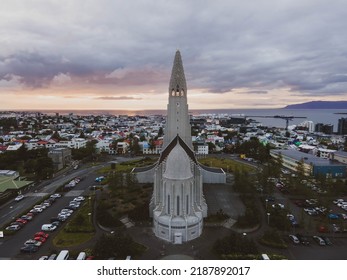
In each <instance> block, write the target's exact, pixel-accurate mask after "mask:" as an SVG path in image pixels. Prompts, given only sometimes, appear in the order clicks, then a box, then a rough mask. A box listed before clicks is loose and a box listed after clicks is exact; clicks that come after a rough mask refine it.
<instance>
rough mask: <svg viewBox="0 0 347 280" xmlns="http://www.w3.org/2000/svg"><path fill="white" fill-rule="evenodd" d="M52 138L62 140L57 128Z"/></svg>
mask: <svg viewBox="0 0 347 280" xmlns="http://www.w3.org/2000/svg"><path fill="white" fill-rule="evenodd" d="M51 138H52V139H56V140H60V139H61V137H60V135H59V132H58V131H57V130H56V131H54V133H53V134H52V136H51Z"/></svg>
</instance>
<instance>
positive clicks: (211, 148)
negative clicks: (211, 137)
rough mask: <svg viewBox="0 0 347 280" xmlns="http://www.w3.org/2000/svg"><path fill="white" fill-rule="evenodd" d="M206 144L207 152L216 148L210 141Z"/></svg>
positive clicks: (211, 151)
mask: <svg viewBox="0 0 347 280" xmlns="http://www.w3.org/2000/svg"><path fill="white" fill-rule="evenodd" d="M207 145H208V152H209V153H213V152H214V151H215V150H216V145H215V144H213V143H212V142H208V143H207Z"/></svg>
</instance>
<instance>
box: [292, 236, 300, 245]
mask: <svg viewBox="0 0 347 280" xmlns="http://www.w3.org/2000/svg"><path fill="white" fill-rule="evenodd" d="M289 239H290V240H291V241H292V242H293V243H294V244H300V240H299V238H297V236H296V235H293V234H290V235H289Z"/></svg>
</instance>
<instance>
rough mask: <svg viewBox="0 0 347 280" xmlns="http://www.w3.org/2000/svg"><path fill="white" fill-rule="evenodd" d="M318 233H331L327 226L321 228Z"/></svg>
mask: <svg viewBox="0 0 347 280" xmlns="http://www.w3.org/2000/svg"><path fill="white" fill-rule="evenodd" d="M318 232H320V233H324V232H329V228H328V227H326V226H319V227H318Z"/></svg>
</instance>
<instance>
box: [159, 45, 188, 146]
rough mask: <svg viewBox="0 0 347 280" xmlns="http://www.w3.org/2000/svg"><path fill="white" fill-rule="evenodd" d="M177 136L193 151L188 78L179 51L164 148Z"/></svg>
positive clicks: (168, 107) (172, 83) (170, 97)
mask: <svg viewBox="0 0 347 280" xmlns="http://www.w3.org/2000/svg"><path fill="white" fill-rule="evenodd" d="M177 135H179V136H180V138H181V139H182V140H183V141H184V142H185V143H186V144H187V145H188V147H189V148H191V149H193V145H192V136H191V127H190V118H189V113H188V100H187V84H186V77H185V76H184V70H183V63H182V58H181V54H180V52H179V51H178V50H177V51H176V54H175V59H174V62H173V66H172V73H171V78H170V85H169V104H168V105H167V119H166V126H165V136H164V148H165V147H166V146H167V145H169V144H170V142H171V141H172V140H173V139H174V138H175V137H176V136H177Z"/></svg>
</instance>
